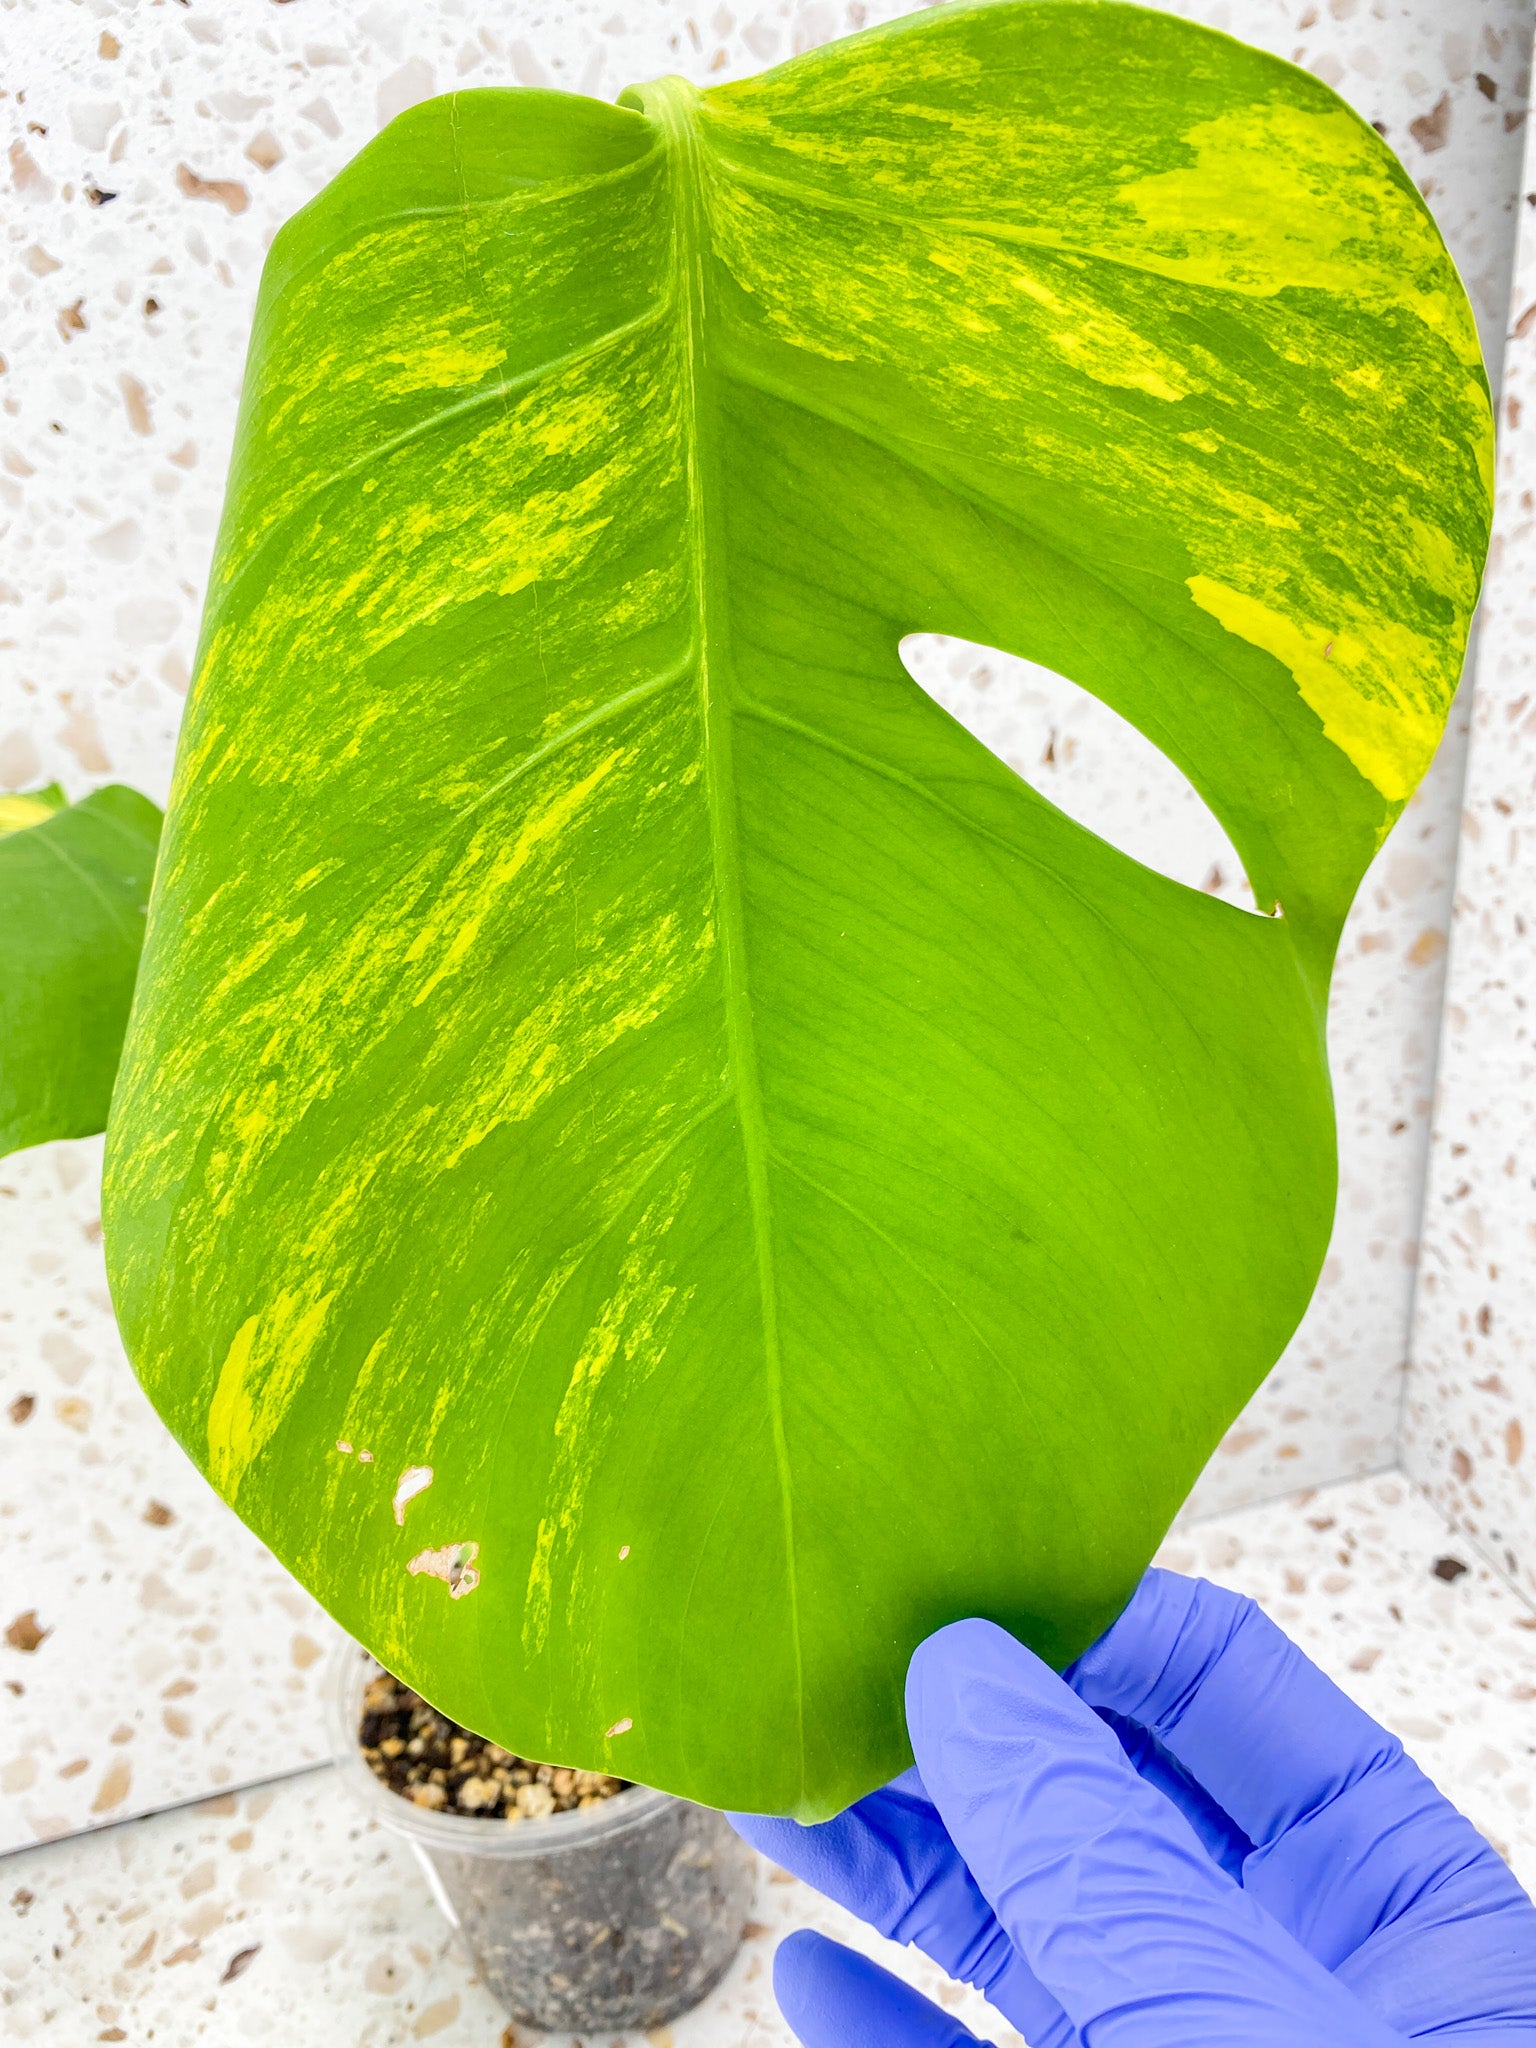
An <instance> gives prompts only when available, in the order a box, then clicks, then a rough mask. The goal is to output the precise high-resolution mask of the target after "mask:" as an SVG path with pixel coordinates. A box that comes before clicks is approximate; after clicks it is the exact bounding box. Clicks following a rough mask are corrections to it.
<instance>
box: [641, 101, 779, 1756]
mask: <svg viewBox="0 0 1536 2048" xmlns="http://www.w3.org/2000/svg"><path fill="white" fill-rule="evenodd" d="M645 100H646V112H647V113H649V114H651V116H652V118H653V119H654V120H656V122H657V124H658V126H659V127H660V128H661V130H662V133H663V135H664V137H665V140H666V144H667V150H668V157H669V165H670V175H671V179H672V186H673V207H674V219H673V254H674V278H673V292H672V303H673V304H674V306H675V307H676V308H677V310H678V314H679V324H680V327H681V337H680V339H681V344H682V369H683V380H684V388H683V393H682V399H683V405H682V431H683V435H684V439H685V444H686V453H685V472H686V477H687V488H688V544H689V551H690V555H691V565H692V598H693V610H694V622H695V632H696V635H697V639H696V649H697V656H698V673H699V721H700V730H701V734H702V741H703V755H704V785H705V791H706V797H707V802H708V809H709V836H710V851H711V857H712V861H713V867H714V882H715V901H716V905H717V909H718V916H719V923H720V945H721V981H722V987H723V991H724V1003H725V1028H726V1060H727V1069H728V1078H729V1082H730V1085H731V1087H732V1089H733V1092H734V1094H735V1098H736V1108H737V1125H738V1128H739V1130H740V1133H741V1144H742V1153H743V1157H744V1159H745V1163H746V1177H747V1200H748V1206H749V1209H750V1212H751V1221H752V1243H753V1254H754V1259H755V1264H756V1270H757V1281H758V1292H759V1299H760V1303H761V1310H762V1325H763V1364H764V1373H765V1380H766V1393H767V1399H768V1409H769V1421H770V1427H771V1430H772V1435H773V1450H774V1461H775V1467H776V1473H777V1479H778V1490H779V1502H780V1517H781V1527H782V1540H783V1544H784V1561H785V1586H786V1588H787V1595H788V1605H789V1631H790V1641H791V1647H792V1651H793V1656H794V1669H795V1703H796V1714H797V1729H796V1734H797V1741H798V1748H799V1768H800V1777H801V1789H802V1791H803V1789H804V1781H805V1719H804V1715H805V1683H804V1664H803V1652H802V1646H801V1632H800V1613H799V1586H798V1578H797V1573H796V1569H795V1525H794V1482H793V1475H792V1471H791V1467H790V1460H789V1446H788V1441H787V1438H786V1435H785V1429H784V1390H783V1352H782V1346H781V1340H780V1331H779V1313H778V1277H777V1265H776V1259H775V1247H774V1229H773V1202H772V1191H771V1188H770V1185H769V1171H768V1159H769V1143H768V1133H767V1122H766V1117H765V1113H764V1109H763V1096H762V1080H761V1074H760V1071H759V1067H758V1056H757V1035H756V1029H755V1023H754V1019H753V1014H752V999H751V992H750V988H749V984H748V975H747V961H746V934H745V921H744V917H743V909H742V886H741V851H740V843H739V839H738V832H737V817H736V802H735V779H734V744H733V742H734V734H733V719H734V710H733V707H732V705H731V704H730V702H729V701H728V697H727V678H728V675H729V659H728V653H727V650H728V646H729V632H728V625H727V617H726V604H725V592H724V590H723V588H722V577H721V574H720V570H719V567H718V564H717V560H716V557H715V554H714V551H713V549H712V548H711V546H710V536H711V531H712V529H714V527H715V526H716V524H717V522H718V518H719V509H718V508H719V504H720V498H721V492H720V481H719V450H718V446H717V432H716V426H715V419H714V406H713V395H712V392H711V390H710V371H709V366H708V362H707V358H706V354H705V288H704V264H705V252H706V249H707V246H708V231H707V225H706V221H705V216H704V169H703V165H702V163H701V160H700V159H701V152H700V148H699V139H698V130H697V126H696V121H695V110H696V108H697V105H698V94H697V91H696V90H695V88H694V87H692V86H690V85H688V84H687V83H686V82H685V81H683V80H682V79H662V80H658V81H657V83H656V84H655V85H654V86H651V87H648V88H646V91H645Z"/></svg>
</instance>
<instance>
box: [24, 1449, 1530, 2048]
mask: <svg viewBox="0 0 1536 2048" xmlns="http://www.w3.org/2000/svg"><path fill="white" fill-rule="evenodd" d="M1446 1558H1453V1559H1455V1560H1456V1561H1457V1562H1464V1563H1466V1564H1467V1565H1468V1567H1469V1568H1468V1569H1467V1570H1466V1571H1465V1572H1463V1573H1461V1574H1460V1575H1459V1576H1457V1577H1456V1578H1455V1579H1454V1581H1452V1582H1449V1583H1448V1582H1447V1581H1446V1580H1445V1579H1443V1578H1441V1577H1438V1576H1436V1573H1435V1566H1436V1564H1437V1563H1441V1561H1442V1560H1444V1559H1446ZM1163 1562H1164V1563H1166V1564H1169V1565H1170V1566H1172V1567H1174V1568H1175V1569H1180V1570H1185V1571H1196V1572H1201V1573H1203V1574H1204V1575H1205V1576H1207V1577H1209V1578H1213V1579H1216V1580H1219V1581H1220V1582H1221V1583H1223V1584H1225V1585H1230V1586H1234V1587H1237V1588H1239V1589H1241V1590H1243V1591H1246V1592H1248V1593H1251V1594H1253V1595H1254V1596H1255V1597H1257V1598H1258V1599H1259V1600H1261V1601H1262V1603H1263V1605H1264V1606H1265V1607H1266V1608H1267V1609H1268V1610H1269V1612H1270V1613H1271V1614H1272V1615H1273V1616H1274V1617H1275V1619H1276V1620H1278V1621H1280V1622H1281V1623H1282V1624H1283V1625H1284V1626H1285V1627H1286V1628H1287V1629H1288V1630H1289V1631H1290V1632H1291V1634H1292V1635H1293V1636H1294V1637H1295V1639H1296V1640H1297V1641H1298V1642H1299V1643H1300V1644H1301V1645H1302V1647H1303V1648H1304V1649H1306V1650H1307V1651H1308V1652H1309V1654H1310V1655H1312V1656H1313V1657H1315V1658H1316V1659H1317V1661H1318V1662H1319V1663H1321V1664H1322V1665H1323V1666H1324V1667H1325V1668H1326V1669H1327V1670H1328V1671H1329V1672H1330V1673H1331V1674H1332V1675H1333V1676H1334V1677H1335V1678H1336V1679H1337V1680H1338V1682H1339V1683H1340V1684H1342V1685H1343V1686H1344V1687H1345V1688H1346V1690H1348V1691H1349V1692H1350V1693H1351V1694H1352V1695H1353V1696H1354V1697H1355V1698H1356V1699H1357V1700H1359V1701H1360V1703H1361V1704H1362V1705H1363V1706H1364V1707H1366V1708H1367V1709H1368V1710H1369V1711H1370V1712H1371V1713H1373V1714H1375V1715H1376V1716H1377V1717H1378V1718H1379V1719H1381V1720H1383V1721H1384V1722H1385V1723H1386V1724H1387V1725H1388V1726H1389V1727H1391V1728H1393V1729H1395V1730H1396V1732H1397V1733H1398V1734H1399V1735H1400V1736H1401V1737H1402V1739H1403V1741H1404V1742H1405V1744H1406V1745H1407V1747H1408V1748H1409V1750H1410V1751H1411V1752H1412V1753H1413V1754H1414V1756H1415V1757H1416V1758H1417V1760H1418V1761H1419V1763H1420V1764H1421V1765H1422V1766H1423V1767H1424V1769H1425V1770H1426V1771H1428V1772H1429V1774H1430V1776H1431V1777H1433V1778H1434V1779H1435V1780H1436V1781H1437V1782H1438V1783H1439V1785H1440V1786H1441V1788H1442V1789H1443V1790H1444V1791H1445V1792H1447V1793H1448V1794H1449V1795H1450V1796H1451V1797H1452V1798H1453V1799H1455V1800H1456V1802H1457V1803H1458V1804H1459V1805H1460V1806H1461V1807H1462V1808H1463V1810H1464V1811H1465V1812H1466V1813H1467V1814H1469V1815H1470V1817H1471V1818H1472V1819H1473V1820H1474V1821H1475V1822H1476V1824H1477V1825H1478V1827H1480V1828H1481V1829H1482V1831H1483V1832H1484V1834H1485V1835H1487V1836H1488V1837H1489V1838H1490V1840H1492V1841H1493V1842H1495V1843H1496V1845H1497V1846H1498V1848H1499V1849H1500V1851H1501V1853H1503V1854H1504V1855H1505V1856H1506V1857H1507V1858H1508V1860H1509V1861H1510V1862H1511V1864H1512V1865H1513V1867H1514V1869H1515V1871H1516V1872H1517V1874H1518V1875H1519V1876H1520V1877H1521V1879H1522V1881H1523V1882H1524V1883H1525V1884H1526V1885H1528V1886H1529V1885H1532V1884H1533V1883H1536V1812H1533V1811H1532V1806H1533V1786H1536V1769H1533V1759H1536V1612H1533V1611H1532V1610H1531V1609H1530V1608H1528V1607H1527V1606H1525V1604H1524V1603H1523V1602H1522V1601H1520V1600H1519V1599H1518V1598H1517V1597H1516V1596H1515V1595H1514V1594H1513V1593H1511V1592H1510V1590H1509V1589H1508V1588H1507V1587H1506V1586H1505V1585H1504V1584H1503V1583H1502V1582H1501V1581H1500V1580H1499V1579H1498V1578H1496V1577H1495V1576H1494V1574H1492V1573H1491V1572H1490V1571H1489V1570H1488V1569H1487V1567H1486V1566H1485V1565H1481V1564H1479V1563H1478V1562H1477V1560H1476V1558H1475V1557H1474V1556H1473V1555H1472V1553H1471V1552H1470V1551H1469V1550H1468V1549H1467V1548H1466V1547H1465V1546H1461V1547H1460V1548H1459V1549H1458V1546H1457V1544H1456V1542H1455V1541H1454V1540H1453V1539H1452V1538H1451V1537H1450V1536H1449V1534H1448V1532H1447V1529H1446V1526H1445V1524H1444V1523H1443V1521H1442V1520H1441V1518H1440V1517H1439V1516H1438V1514H1436V1512H1435V1511H1434V1510H1433V1509H1432V1508H1431V1507H1430V1506H1428V1505H1427V1504H1426V1502H1425V1501H1424V1500H1422V1499H1421V1498H1419V1497H1418V1496H1416V1495H1415V1494H1413V1493H1412V1492H1411V1491H1410V1490H1409V1489H1408V1487H1407V1486H1406V1485H1405V1484H1404V1483H1403V1482H1402V1481H1401V1480H1399V1479H1395V1478H1389V1479H1384V1480H1371V1481H1365V1482H1360V1483H1351V1484H1346V1485H1342V1486H1336V1487H1332V1488H1327V1489H1323V1490H1320V1491H1317V1492H1307V1493H1303V1494H1300V1495H1297V1496H1295V1497H1294V1498H1292V1499H1289V1500H1286V1501H1282V1502H1278V1503H1274V1504H1271V1505H1268V1506H1264V1507H1260V1508H1254V1509H1248V1510H1246V1511H1244V1512H1242V1513H1238V1514H1234V1515H1229V1516H1225V1517H1221V1518H1219V1519H1216V1520H1213V1521H1211V1522H1208V1523H1204V1524H1202V1525H1201V1526H1200V1527H1199V1528H1198V1529H1196V1530H1192V1531H1185V1532H1180V1533H1179V1534H1178V1535H1176V1536H1175V1538H1174V1539H1173V1540H1172V1541H1171V1543H1170V1544H1169V1545H1168V1547H1167V1549H1166V1551H1165V1553H1164V1557H1163ZM1441 1569H1442V1571H1443V1570H1445V1569H1447V1567H1446V1566H1445V1565H1444V1564H1443V1563H1441ZM805 1925H812V1926H817V1927H820V1928H822V1929H823V1930H824V1931H825V1932H827V1933H829V1934H833V1935H835V1936H837V1937H839V1938H840V1939H844V1940H850V1939H851V1940H853V1941H855V1942H856V1943H857V1944H858V1945H859V1946H861V1947H863V1948H866V1949H867V1950H868V1951H869V1952H870V1953H872V1954H878V1955H880V1956H881V1958H882V1959H883V1960H884V1961H886V1962H887V1963H890V1964H892V1965H893V1966H894V1967H896V1968H898V1969H901V1970H902V1971H903V1972H904V1974H906V1975H908V1976H909V1977H911V1978H912V1979H913V1981H915V1982H916V1983H918V1984H919V1985H921V1986H922V1987H923V1988H924V1989H925V1990H926V1991H928V1992H929V1993H930V1995H933V1996H937V1997H939V1998H941V1999H942V2001H943V2002H944V2003H945V2004H946V2005H947V2006H951V2007H952V2008H953V2009H954V2010H955V2011H956V2013H957V2014H958V2015H959V2016H960V2017H961V2018H962V2019H963V2020H964V2021H965V2022H966V2023H967V2024H968V2025H970V2026H972V2027H973V2028H975V2029H976V2030H977V2031H978V2032H979V2033H981V2034H983V2035H985V2036H986V2037H987V2038H988V2039H990V2040H993V2041H997V2042H1011V2043H1015V2044H1016V2043H1017V2042H1018V2039H1019V2037H1018V2035H1017V2034H1015V2033H1013V2031H1012V2030H1011V2029H1010V2028H1009V2027H1008V2026H1007V2025H1006V2023H1004V2022H1003V2021H1002V2020H1000V2019H999V2017H998V2016H997V2015H996V2014H995V2013H993V2012H991V2010H990V2009H989V2008H988V2007H987V2006H986V2005H985V2004H984V2003H983V2001H982V2000H981V1999H979V1998H978V1997H977V1996H976V1995H975V1993H973V1992H970V1991H963V1990H961V1989H960V1988H959V1987H957V1986H955V1985H952V1984H949V1983H947V1982H946V1981H945V1980H944V1979H943V1978H942V1977H941V1976H940V1974H939V1973H938V1972H937V1971H936V1970H935V1969H934V1968H933V1967H932V1966H931V1965H930V1964H928V1963H926V1962H925V1961H923V1960H922V1959H920V1958H918V1957H916V1956H914V1955H913V1954H912V1953H911V1952H910V1951H893V1950H892V1949H891V1948H890V1947H889V1945H888V1944H886V1943H883V1942H881V1941H880V1940H879V1939H878V1938H877V1937H874V1936H871V1935H868V1934H866V1933H865V1931H864V1930H863V1929H861V1928H860V1927H858V1925H857V1923H855V1922H853V1921H852V1920H851V1919H850V1918H849V1917H848V1916H847V1915H845V1914H843V1913H841V1912H840V1911H838V1910H837V1909H836V1908H834V1907H832V1906H829V1905H827V1904H826V1903H825V1902H824V1901H822V1900H820V1899H819V1898H817V1897H816V1896H815V1895H814V1894H813V1893H811V1892H809V1891H807V1890H806V1888H805V1887H804V1886H802V1885H800V1884H797V1883H795V1882H793V1881H792V1880H789V1879H786V1878H785V1876H784V1875H783V1873H775V1872H774V1871H773V1870H772V1869H771V1868H769V1867H768V1866H767V1865H764V1866H763V1868H762V1869H761V1871H760V1874H759V1883H758V1889H757V1900H756V1903H755V1905H754V1906H753V1909H752V1919H751V1921H750V1922H749V1923H748V1939H747V1940H746V1942H745V1943H744V1945H743V1948H742V1951H741V1954H740V1956H739V1957H738V1960H737V1962H736V1964H735V1967H734V1968H733V1970H732V1971H731V1973H730V1975H729V1976H728V1977H727V1978H726V1979H725V1981H724V1983H723V1984H722V1985H721V1986H720V1987H719V1989H718V1990H717V1991H716V1992H715V1993H714V1994H713V1995H712V1996H711V1997H710V1998H709V1999H708V2000H707V2001H706V2003H705V2004H704V2005H703V2006H701V2007H699V2008H698V2009H697V2010H696V2011H695V2012H693V2013H690V2014H688V2015H686V2016H685V2017H684V2018H683V2019H681V2020H679V2021H677V2022H676V2023H675V2024H674V2025H673V2026H672V2027H671V2028H670V2029H668V2030H665V2031H663V2030H657V2031H656V2032H653V2033H651V2034H650V2035H648V2036H637V2037H635V2038H634V2040H633V2042H632V2043H630V2044H628V2048H641V2043H642V2041H643V2042H644V2043H645V2044H646V2048H738V2044H739V2048H773V2044H780V2043H783V2044H788V2043H789V2041H790V2040H791V2038H792V2037H791V2036H790V2034H789V2032H788V2030H787V2029H786V2028H785V2026H784V2025H783V2022H782V2021H781V2020H780V2019H779V2017H778V2014H777V2012H776V2011H775V2009H774V2006H773V2000H772V1994H771V1991H770V1989H769V1963H770V1958H771V1954H772V1950H773V1947H774V1944H775V1942H776V1940H777V1939H778V1938H779V1937H780V1936H781V1935H783V1934H785V1933H787V1932H788V1931H789V1929H790V1928H792V1927H796V1926H805ZM0 2011H3V2013H4V2022H3V2024H4V2027H5V2028H6V2030H7V2031H8V2037H9V2038H11V2039H14V2040H16V2041H36V2042H41V2043H45V2044H49V2043H58V2044H60V2048H62V2044H65V2043H68V2044H70V2048H74V2044H75V2043H80V2042H86V2041H122V2042H128V2043H140V2042H143V2043H148V2042H150V2041H153V2042H155V2043H159V2044H162V2048H165V2044H168V2048H180V2044H182V2043H194V2042H196V2043H205V2044H209V2048H214V2044H230V2048H234V2044H237V2043H244V2042H248V2041H265V2040H271V2041H273V2042H286V2041H299V2040H307V2041H315V2042H324V2043H326V2044H327V2048H329V2044H332V2043H334V2044H337V2048H340V2044H357V2048H364V2044H367V2048H408V2044H410V2043H412V2042H415V2041H421V2040H427V2039H435V2040H438V2041H439V2042H441V2044H442V2048H497V2044H498V2043H500V2042H501V2041H502V2040H503V2035H502V2028H503V2025H504V2015H503V2014H501V2013H500V2012H499V2011H498V2010H497V2008H496V2007H495V2005H494V2003H493V2002H492V2000H491V1998H490V1996H489V1994H488V1993H487V1992H486V1991H485V1989H484V1987H483V1986H481V1985H479V1984H477V1983H476V1982H474V1980H473V1976H472V1972H471V1969H470V1966H469V1964H468V1961H467V1959H466V1958H465V1957H464V1955H463V1954H462V1953H461V1952H460V1951H459V1949H458V1947H457V1945H456V1943H455V1942H454V1940H453V1939H452V1937H451V1936H450V1935H449V1933H448V1930H447V1928H446V1926H445V1924H444V1923H443V1922H442V1921H441V1919H440V1918H439V1917H438V1914H437V1911H436V1909H435V1908H434V1906H433V1905H432V1902H431V1899H430V1897H429V1895H428V1892H427V1888H426V1884H425V1881H424V1880H423V1878H422V1877H421V1875H420V1872H419V1870H418V1868H417V1866H416V1865H415V1863H414V1862H413V1861H412V1860H411V1857H410V1855H409V1853H408V1852H407V1851H405V1850H404V1849H402V1848H401V1847H400V1846H399V1844H398V1843H397V1842H396V1841H395V1840H394V1839H393V1838H392V1837H391V1836H390V1835H389V1834H388V1833H387V1832H385V1831H383V1830H381V1829H379V1828H377V1827H375V1826H374V1825H373V1824H372V1823H371V1821H370V1820H369V1819H368V1818H367V1817H366V1816H365V1815H363V1814H362V1813H361V1812H360V1810H358V1809H357V1808H355V1807H354V1806H353V1804H352V1802H351V1797H350V1794H349V1793H348V1791H347V1789H346V1787H345V1786H344V1785H343V1784H341V1783H340V1782H339V1781H338V1779H337V1777H336V1775H335V1774H334V1773H333V1772H331V1771H330V1770H323V1771H318V1772H315V1773H312V1774H310V1775H307V1776H305V1777H302V1778H295V1779H290V1780H288V1781H287V1782H286V1783H284V1784H281V1785H277V1786H271V1787H264V1788H262V1789H260V1790H257V1791H255V1792H251V1793H246V1794H244V1795H241V1796H238V1797H236V1796H232V1795H226V1796H225V1797H223V1798H220V1799H216V1800H214V1801H211V1802H209V1803H207V1804H205V1805H203V1806H200V1807H198V1808H195V1809H192V1810H189V1811H184V1812H181V1813H175V1814H166V1815H162V1816H160V1817H158V1818H156V1819H153V1820H147V1821H140V1822H135V1823H133V1824H132V1825H130V1826H128V1827H124V1828H115V1829H112V1830H110V1831H108V1832H105V1833H101V1834H97V1835H92V1836H87V1837H83V1838H81V1839H79V1840H77V1841H72V1842H60V1843H54V1844H51V1845H49V1846H48V1847H46V1848H42V1849H36V1850H32V1851H29V1852H26V1853H23V1854H19V1855H15V1856H11V1857H9V1858H6V1859H5V1860H4V1862H3V1863H0ZM522 2038H523V2040H524V2041H526V2040H528V2039H529V2038H531V2037H529V2036H527V2035H524V2036H523V2037H522Z"/></svg>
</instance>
